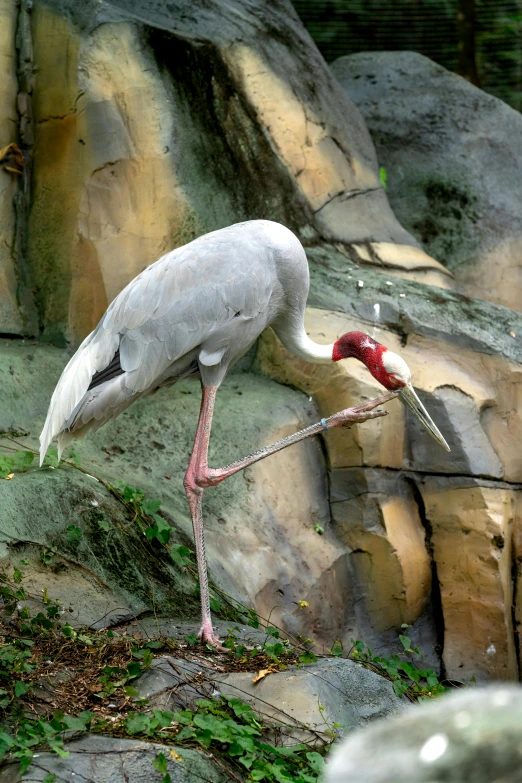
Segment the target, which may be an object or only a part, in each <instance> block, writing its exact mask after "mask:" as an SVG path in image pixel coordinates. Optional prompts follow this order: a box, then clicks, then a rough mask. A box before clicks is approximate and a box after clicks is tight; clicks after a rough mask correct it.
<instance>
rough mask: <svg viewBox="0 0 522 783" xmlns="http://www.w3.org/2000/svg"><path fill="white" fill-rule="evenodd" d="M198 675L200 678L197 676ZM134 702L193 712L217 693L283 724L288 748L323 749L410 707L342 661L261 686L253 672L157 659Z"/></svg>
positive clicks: (271, 677) (274, 676)
mask: <svg viewBox="0 0 522 783" xmlns="http://www.w3.org/2000/svg"><path fill="white" fill-rule="evenodd" d="M198 675H199V676H198ZM136 689H137V692H138V696H137V698H146V699H148V704H149V705H150V706H151V707H154V708H157V709H163V710H164V709H179V708H180V707H184V708H187V706H188V707H189V708H192V707H193V705H194V703H195V702H196V701H197V700H198V699H201V698H209V697H210V695H211V694H212V693H213V694H214V695H215V694H216V692H217V693H220V694H222V695H224V696H227V697H229V698H238V699H241V700H242V701H244V702H247V703H248V704H250V705H251V706H252V708H253V709H254V711H257V712H259V713H261V714H262V715H263V716H264V718H265V720H267V721H268V723H269V724H281V725H282V726H283V727H284V728H283V729H282V734H283V737H284V739H285V742H286V743H287V744H295V743H296V741H303V742H307V743H311V744H314V743H319V744H321V743H324V742H328V741H329V740H330V739H331V737H332V731H333V730H334V731H335V734H337V735H341V736H344V735H345V734H347V733H348V732H350V731H352V730H353V729H355V728H359V727H361V726H366V725H367V724H369V723H371V722H372V721H374V720H377V719H378V718H382V717H385V716H391V715H397V714H399V713H400V712H402V711H403V710H404V709H405V708H406V707H407V706H408V704H409V702H408V700H407V699H406V698H405V697H402V698H400V699H399V698H398V697H397V696H396V695H395V693H394V691H393V687H392V684H391V682H389V681H388V680H386V679H384V678H383V677H382V676H380V675H379V674H376V673H375V672H373V671H371V670H370V669H366V668H364V667H363V666H362V665H361V664H360V663H356V662H354V661H351V660H348V659H344V658H320V659H319V660H318V661H317V662H316V663H314V664H311V665H308V666H300V667H297V666H290V667H289V668H288V669H286V670H285V671H273V672H271V673H269V674H268V675H266V673H265V676H264V677H263V678H261V679H259V680H257V678H256V671H255V670H254V671H248V670H246V671H240V672H232V673H222V672H220V671H216V670H215V669H213V668H212V665H211V664H210V665H205V664H203V668H202V661H201V660H194V661H190V660H187V659H174V658H171V657H165V656H162V657H158V658H156V659H155V660H154V662H153V664H152V666H151V667H150V669H148V670H147V671H146V672H145V674H144V675H142V676H141V677H140V679H139V680H138V681H137V683H136Z"/></svg>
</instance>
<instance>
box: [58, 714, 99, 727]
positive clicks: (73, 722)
mask: <svg viewBox="0 0 522 783" xmlns="http://www.w3.org/2000/svg"><path fill="white" fill-rule="evenodd" d="M92 717H93V714H92V712H83V713H81V715H78V717H75V716H74V715H64V718H63V722H64V723H65V725H66V726H67V728H68V729H70V730H71V731H87V728H88V726H89V724H90V722H91V719H92Z"/></svg>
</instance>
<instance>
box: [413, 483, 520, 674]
mask: <svg viewBox="0 0 522 783" xmlns="http://www.w3.org/2000/svg"><path fill="white" fill-rule="evenodd" d="M419 488H420V490H421V492H422V496H423V498H424V502H425V505H426V516H427V518H428V520H429V522H430V525H431V528H432V537H431V545H432V547H433V557H434V559H435V562H436V564H437V575H438V581H439V586H440V594H441V601H442V612H443V615H444V652H443V660H444V665H445V669H446V672H447V676H448V677H450V678H452V679H457V680H458V679H464V680H469V678H471V677H472V676H474V677H476V679H477V680H479V681H480V680H485V679H491V678H493V679H504V680H507V679H518V664H517V659H516V650H515V638H514V633H513V624H512V616H511V613H512V603H513V587H512V576H511V565H512V562H511V553H512V543H511V537H512V533H513V524H514V518H515V508H516V505H517V504H519V502H520V501H519V497H518V496H519V494H520V493H519V492H517V491H514V490H513V489H512V488H511V487H509V486H507V485H505V484H504V485H502V484H495V483H493V482H482V481H479V480H473V479H461V478H447V479H445V478H435V477H428V478H426V479H425V481H424V483H423V484H421V485H420V487H419ZM518 524H519V523H518ZM518 535H519V534H518Z"/></svg>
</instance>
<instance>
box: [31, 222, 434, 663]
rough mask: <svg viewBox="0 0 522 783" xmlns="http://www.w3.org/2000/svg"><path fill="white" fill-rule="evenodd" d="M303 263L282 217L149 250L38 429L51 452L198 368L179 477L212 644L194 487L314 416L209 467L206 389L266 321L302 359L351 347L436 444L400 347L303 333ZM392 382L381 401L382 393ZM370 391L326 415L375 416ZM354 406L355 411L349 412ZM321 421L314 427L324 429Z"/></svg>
mask: <svg viewBox="0 0 522 783" xmlns="http://www.w3.org/2000/svg"><path fill="white" fill-rule="evenodd" d="M308 287H309V273H308V263H307V260H306V254H305V251H304V249H303V247H302V245H301V243H300V242H299V240H298V239H297V237H296V236H295V235H294V234H292V232H291V231H289V230H288V229H287V228H285V227H284V226H282V225H280V224H279V223H273V222H272V221H269V220H251V221H248V222H246V223H238V224H236V225H234V226H229V227H228V228H223V229H220V230H219V231H214V232H212V233H210V234H205V235H204V236H202V237H200V238H199V239H195V240H194V241H193V242H190V243H189V244H188V245H184V246H183V247H180V248H178V249H177V250H173V251H172V252H171V253H167V255H165V256H163V258H160V259H159V261H156V263H155V264H152V265H151V266H149V267H148V268H147V269H145V270H144V271H143V272H142V273H141V274H140V275H138V277H136V278H135V279H134V280H132V281H131V282H130V283H129V284H128V286H126V288H124V289H123V291H122V292H121V293H120V294H118V296H117V297H116V299H115V300H114V301H113V302H112V303H111V305H110V306H109V308H108V309H107V312H106V313H105V315H104V316H103V318H102V319H101V321H100V323H99V324H98V326H97V327H96V329H95V330H94V331H93V332H92V333H91V334H90V335H89V336H88V337H86V339H85V340H84V341H83V343H82V344H81V345H80V347H79V348H78V350H77V351H76V353H75V354H74V356H73V357H72V359H71V360H70V362H69V363H68V365H67V367H66V368H65V370H64V371H63V373H62V376H61V378H60V380H59V381H58V384H57V386H56V389H55V391H54V394H53V396H52V399H51V403H50V406H49V412H48V414H47V419H46V421H45V425H44V428H43V431H42V434H41V435H40V443H41V448H40V460H41V461H43V459H44V457H45V453H46V451H47V449H48V447H49V444H50V442H51V441H52V439H53V438H54V437H56V436H58V446H59V454H60V455H61V453H62V451H63V448H64V447H65V445H66V444H67V443H68V442H69V440H70V439H71V438H73V437H81V436H83V435H84V434H85V433H86V432H87V431H88V430H93V429H97V428H98V427H101V425H102V424H104V423H105V422H107V421H109V419H113V418H115V417H116V416H118V415H119V414H120V413H121V412H122V411H124V410H125V409H126V408H127V407H128V406H129V405H130V404H131V403H132V402H133V401H134V400H135V399H137V398H138V397H143V396H145V395H147V394H150V393H151V392H153V391H154V390H155V389H157V388H159V387H160V386H165V385H169V384H172V383H175V382H176V380H178V379H179V378H181V377H184V376H187V375H193V374H199V375H200V376H201V381H202V386H203V395H202V404H201V411H200V416H199V421H198V425H197V429H196V435H195V439H194V448H193V451H192V455H191V458H190V462H189V465H188V468H187V472H186V474H185V479H184V482H183V483H184V487H185V491H186V493H187V500H188V503H189V508H190V513H191V517H192V523H193V527H194V541H195V544H196V558H197V562H198V573H199V585H200V598H201V617H202V624H201V630H200V635H201V637H202V639H203V640H204V641H207V642H210V643H211V644H213V645H214V646H216V647H218V648H219V647H220V642H219V639H218V638H217V637H216V635H215V634H214V631H213V628H212V620H211V615H210V593H209V585H208V578H207V567H206V559H205V544H204V532H203V518H202V495H203V489H204V488H205V487H209V486H215V485H216V484H218V483H219V482H220V481H223V480H224V479H225V478H228V477H229V476H231V475H233V474H234V473H236V472H237V471H239V470H243V469H244V468H245V467H247V466H248V465H251V464H253V463H254V462H256V461H258V460H259V459H263V458H264V457H265V456H268V455H269V454H272V453H275V451H278V450H280V449H282V448H286V446H288V445H291V443H294V442H297V441H298V440H301V439H303V438H306V437H309V436H310V435H312V434H315V433H316V432H317V431H318V430H317V429H316V428H314V427H309V428H306V429H305V430H302V431H301V432H300V433H296V434H295V436H291V437H288V438H283V439H282V440H281V441H278V442H277V443H275V444H271V445H270V446H266V447H265V448H263V449H259V450H257V451H256V452H253V453H252V454H250V455H248V456H247V457H244V458H243V459H241V460H237V461H236V462H235V463H232V464H231V465H228V466H226V467H224V468H210V467H209V465H208V445H209V438H210V431H211V426H212V416H213V411H214V404H215V398H216V391H217V389H218V387H219V385H220V384H221V381H222V380H223V378H224V377H225V375H226V372H227V370H228V368H229V367H230V365H231V364H233V363H234V362H235V361H236V360H237V359H239V358H240V357H241V356H242V355H243V354H244V353H245V352H246V351H247V350H248V349H249V348H250V346H251V345H252V344H253V343H254V342H255V340H256V339H257V337H258V336H259V335H260V334H261V332H262V331H263V330H264V329H265V328H266V327H267V326H272V327H273V329H274V331H275V332H276V334H277V335H278V336H279V338H280V339H281V341H282V342H283V344H284V345H285V347H286V348H288V349H289V350H290V351H291V352H292V353H294V354H296V355H297V356H300V357H301V358H303V359H306V360H308V361H311V362H316V363H317V362H319V363H323V362H324V363H330V362H332V361H338V360H339V359H342V358H348V357H352V356H354V357H356V358H358V359H360V361H363V362H364V363H365V364H366V366H367V367H368V369H369V370H370V372H371V373H372V375H374V377H375V378H377V379H378V380H379V381H380V382H381V383H382V384H383V385H384V386H386V388H387V389H392V390H395V389H399V390H400V394H401V396H402V398H403V401H404V402H405V404H406V405H409V407H411V408H412V409H413V410H414V411H415V413H416V415H417V416H419V418H420V419H421V421H422V422H423V423H424V424H425V426H426V427H427V428H428V430H429V431H430V432H431V434H432V435H433V436H434V437H435V439H436V440H438V441H439V443H441V444H442V445H443V446H445V447H446V448H448V446H447V444H446V442H445V441H444V439H443V438H442V435H441V434H440V433H439V431H438V430H437V428H436V427H435V425H434V424H433V422H432V421H431V419H430V417H429V415H428V413H427V411H426V410H425V408H424V406H423V405H422V403H421V401H420V400H419V399H418V397H417V395H416V394H415V392H414V390H413V387H412V386H411V383H410V371H409V369H408V367H407V365H406V363H405V362H404V360H403V359H401V357H400V356H397V355H396V354H392V353H391V352H389V351H387V349H386V348H385V346H382V345H379V344H378V343H376V342H375V340H372V339H371V338H370V337H368V335H366V334H364V333H362V332H350V333H347V334H345V335H343V336H342V337H340V338H339V339H338V340H336V342H335V343H334V344H333V345H318V344H317V343H314V342H313V341H312V340H310V338H309V337H308V336H307V334H306V331H305V328H304V312H305V306H306V299H307V297H308ZM393 396H394V393H392V394H391V395H388V397H383V398H381V401H388V400H389V399H391V398H392V397H393ZM379 402H380V400H374V401H373V402H369V403H366V404H365V405H363V406H359V408H358V409H357V408H354V409H348V410H346V411H341V412H339V413H338V414H336V415H334V416H332V417H330V418H329V419H328V421H330V423H331V426H342V425H343V424H344V423H353V422H354V421H361V420H363V421H365V420H367V419H368V418H372V417H376V416H382V415H384V413H385V412H384V411H378V410H373V408H375V406H376V405H377V404H378V403H379ZM361 417H362V418H361ZM324 422H325V419H323V420H322V423H321V425H318V426H319V427H323V428H324V427H325V426H326V428H327V429H328V425H324Z"/></svg>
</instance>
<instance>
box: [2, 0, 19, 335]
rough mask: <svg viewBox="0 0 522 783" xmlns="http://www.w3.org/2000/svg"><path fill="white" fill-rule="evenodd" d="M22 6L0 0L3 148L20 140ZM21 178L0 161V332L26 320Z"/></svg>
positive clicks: (16, 327)
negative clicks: (18, 231)
mask: <svg viewBox="0 0 522 783" xmlns="http://www.w3.org/2000/svg"><path fill="white" fill-rule="evenodd" d="M17 17H18V9H17V6H16V3H14V2H12V0H0V61H1V62H2V79H1V80H0V150H1V149H3V148H4V147H7V145H8V144H11V143H13V142H16V141H18V137H17V125H18V115H17V111H16V93H17V90H18V84H17V79H16V49H15V34H16V21H17ZM19 180H20V177H19V176H18V175H16V174H14V173H12V172H9V171H5V170H4V165H3V164H2V163H0V332H11V333H14V334H22V333H23V331H24V329H23V321H22V317H21V314H20V311H19V308H18V302H17V293H16V290H17V280H16V272H15V257H16V251H15V248H14V242H15V238H14V231H15V210H14V203H13V199H14V196H15V194H16V192H17V190H18V185H19Z"/></svg>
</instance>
